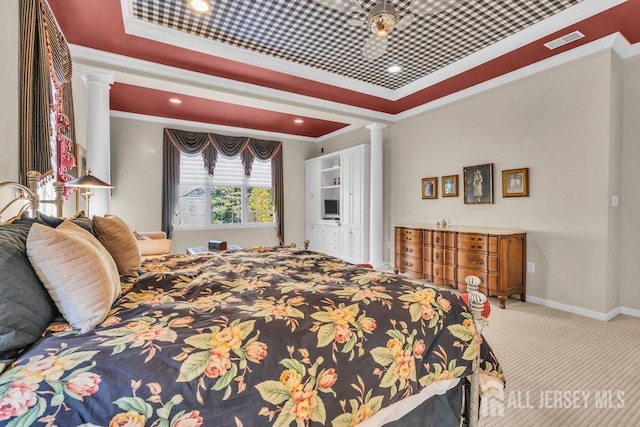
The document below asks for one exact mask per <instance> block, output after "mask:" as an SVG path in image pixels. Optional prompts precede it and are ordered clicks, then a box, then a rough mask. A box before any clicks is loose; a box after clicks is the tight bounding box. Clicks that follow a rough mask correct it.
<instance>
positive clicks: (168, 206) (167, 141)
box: [162, 129, 284, 245]
mask: <svg viewBox="0 0 640 427" xmlns="http://www.w3.org/2000/svg"><path fill="white" fill-rule="evenodd" d="M163 150H164V151H163V162H164V165H163V169H162V171H163V172H162V183H163V185H162V229H163V230H164V231H165V232H166V233H167V235H169V236H170V235H171V233H172V232H173V218H174V216H175V212H176V205H177V204H178V198H179V197H180V195H179V187H178V186H179V182H178V181H179V178H180V151H182V152H183V153H185V154H196V153H202V157H203V159H204V166H205V169H206V170H207V173H208V174H209V175H212V176H213V174H214V171H215V166H216V161H217V159H218V152H220V153H221V154H222V155H223V156H224V157H227V158H234V157H237V156H241V158H242V165H243V166H244V172H245V175H246V176H247V177H248V176H251V168H252V165H253V160H254V159H258V160H262V161H266V160H271V181H272V186H273V204H274V208H275V211H276V227H277V232H278V240H279V242H280V245H283V244H284V193H283V190H284V179H283V164H282V142H279V141H264V140H260V139H254V138H248V137H236V136H226V135H217V134H214V133H204V132H188V131H182V130H177V129H165V130H164V148H163Z"/></svg>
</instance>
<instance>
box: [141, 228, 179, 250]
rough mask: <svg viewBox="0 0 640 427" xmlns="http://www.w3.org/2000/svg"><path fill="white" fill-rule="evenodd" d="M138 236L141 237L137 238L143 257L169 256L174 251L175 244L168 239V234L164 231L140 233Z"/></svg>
mask: <svg viewBox="0 0 640 427" xmlns="http://www.w3.org/2000/svg"><path fill="white" fill-rule="evenodd" d="M137 235H138V236H141V238H140V237H138V236H136V237H137V238H138V241H137V242H138V247H139V248H140V255H142V256H154V255H167V254H170V253H171V250H172V249H173V242H172V241H171V240H170V239H167V233H165V232H164V231H146V232H140V231H139V232H137Z"/></svg>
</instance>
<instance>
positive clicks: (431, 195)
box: [422, 176, 438, 199]
mask: <svg viewBox="0 0 640 427" xmlns="http://www.w3.org/2000/svg"><path fill="white" fill-rule="evenodd" d="M422 198H423V199H437V198H438V177H437V176H434V177H433V178H422Z"/></svg>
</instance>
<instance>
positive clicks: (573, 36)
mask: <svg viewBox="0 0 640 427" xmlns="http://www.w3.org/2000/svg"><path fill="white" fill-rule="evenodd" d="M583 37H584V34H582V33H581V32H580V31H574V32H573V33H569V34H567V35H565V36H562V37H559V38H557V39H555V40H551V41H550V42H548V43H545V44H544V45H545V46H546V47H547V48H548V49H551V50H553V49H555V48H558V47H560V46H564V45H565V44H567V43H571V42H573V41H576V40H578V39H581V38H583Z"/></svg>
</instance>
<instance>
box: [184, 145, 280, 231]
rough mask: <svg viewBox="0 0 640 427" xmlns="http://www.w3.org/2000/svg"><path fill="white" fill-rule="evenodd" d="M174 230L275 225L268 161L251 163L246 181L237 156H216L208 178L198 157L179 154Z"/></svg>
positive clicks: (202, 162) (198, 155) (269, 163)
mask: <svg viewBox="0 0 640 427" xmlns="http://www.w3.org/2000/svg"><path fill="white" fill-rule="evenodd" d="M179 188H180V190H179V191H180V197H179V199H178V204H177V206H176V216H175V219H174V222H173V225H174V226H175V227H176V228H182V229H185V228H205V227H237V226H243V225H245V226H246V225H248V226H260V225H271V226H274V225H275V222H274V206H273V188H272V186H271V161H266V162H261V161H259V160H254V162H253V167H252V169H251V176H250V177H249V178H247V177H245V175H244V166H242V161H241V159H240V157H236V158H234V159H227V158H225V157H222V156H221V155H218V160H217V162H216V167H215V174H214V176H213V177H210V176H209V175H208V174H207V171H206V170H205V168H204V160H203V159H202V156H201V155H200V154H197V155H195V156H188V155H186V154H184V153H181V154H180V184H179Z"/></svg>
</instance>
